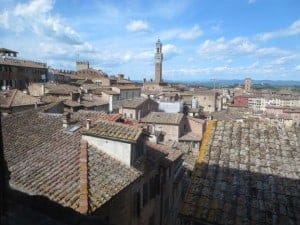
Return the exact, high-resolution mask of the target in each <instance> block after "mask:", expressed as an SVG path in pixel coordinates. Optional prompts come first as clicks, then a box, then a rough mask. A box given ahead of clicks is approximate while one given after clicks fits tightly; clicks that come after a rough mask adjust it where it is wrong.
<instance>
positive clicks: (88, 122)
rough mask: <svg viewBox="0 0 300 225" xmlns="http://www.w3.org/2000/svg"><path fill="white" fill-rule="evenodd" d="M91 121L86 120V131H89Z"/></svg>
mask: <svg viewBox="0 0 300 225" xmlns="http://www.w3.org/2000/svg"><path fill="white" fill-rule="evenodd" d="M91 124H92V122H91V120H90V119H86V129H87V130H89V129H90V128H91Z"/></svg>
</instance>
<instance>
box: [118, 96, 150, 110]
mask: <svg viewBox="0 0 300 225" xmlns="http://www.w3.org/2000/svg"><path fill="white" fill-rule="evenodd" d="M145 101H147V98H134V99H124V100H121V101H115V102H114V105H115V106H116V107H121V106H122V107H123V108H134V109H135V108H137V107H138V106H140V105H141V104H143V103H144V102H145Z"/></svg>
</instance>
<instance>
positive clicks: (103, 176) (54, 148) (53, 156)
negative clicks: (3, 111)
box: [2, 110, 142, 212]
mask: <svg viewBox="0 0 300 225" xmlns="http://www.w3.org/2000/svg"><path fill="white" fill-rule="evenodd" d="M87 118H88V119H90V120H91V122H92V126H93V125H94V124H96V123H101V121H103V120H105V121H109V120H110V121H113V120H114V118H115V116H114V115H107V114H104V113H100V112H92V111H88V112H87V111H79V112H76V113H74V114H73V115H72V118H71V121H72V122H76V125H78V129H77V130H74V131H73V132H65V128H63V126H62V116H61V115H55V114H53V115H51V114H47V113H42V112H41V111H39V110H30V111H26V112H23V113H16V114H13V115H9V116H6V117H3V118H2V132H3V142H4V155H5V158H6V160H7V165H8V169H9V171H10V181H9V182H10V186H11V187H12V188H14V189H16V190H18V191H21V192H24V193H27V194H30V195H41V196H45V197H47V198H49V199H50V200H51V201H54V202H56V203H59V204H60V205H62V206H64V207H68V208H72V209H74V210H76V211H79V201H80V195H81V194H82V193H81V190H80V179H81V175H80V170H81V169H82V167H81V164H80V162H81V159H80V157H81V156H80V154H81V153H80V152H81V134H82V132H83V131H84V130H85V124H86V119H87ZM102 123H103V122H102ZM86 151H87V159H86V168H87V176H88V183H89V185H88V192H87V195H88V204H89V205H88V208H89V212H93V211H94V210H96V209H97V208H99V207H101V206H102V205H103V204H105V203H106V202H107V201H109V200H110V199H111V198H112V197H113V196H115V195H116V194H117V193H119V192H120V191H122V190H123V189H124V188H126V187H127V186H128V185H129V184H131V183H132V182H134V181H135V180H136V179H138V178H139V177H140V176H141V175H142V173H141V172H140V171H138V170H136V169H135V168H133V167H132V168H131V167H127V166H126V165H124V164H122V163H120V162H119V161H117V160H115V159H113V158H112V157H110V156H109V155H107V154H105V153H104V152H102V151H101V149H98V148H96V147H93V146H88V149H87V150H86Z"/></svg>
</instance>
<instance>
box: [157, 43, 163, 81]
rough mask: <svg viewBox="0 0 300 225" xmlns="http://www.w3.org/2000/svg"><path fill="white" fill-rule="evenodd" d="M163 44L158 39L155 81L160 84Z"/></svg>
mask: <svg viewBox="0 0 300 225" xmlns="http://www.w3.org/2000/svg"><path fill="white" fill-rule="evenodd" d="M162 61H163V54H162V44H161V42H160V40H159V39H158V40H157V42H156V52H155V83H158V84H160V83H161V82H162Z"/></svg>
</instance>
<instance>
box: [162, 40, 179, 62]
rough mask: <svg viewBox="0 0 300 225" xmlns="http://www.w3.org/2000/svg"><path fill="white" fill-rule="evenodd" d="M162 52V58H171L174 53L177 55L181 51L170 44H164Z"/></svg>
mask: <svg viewBox="0 0 300 225" xmlns="http://www.w3.org/2000/svg"><path fill="white" fill-rule="evenodd" d="M162 51H163V54H164V59H165V60H169V59H171V58H173V57H174V56H176V55H179V54H180V53H181V52H180V50H179V49H178V48H177V47H176V46H175V45H172V44H166V45H164V46H163V49H162Z"/></svg>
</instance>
